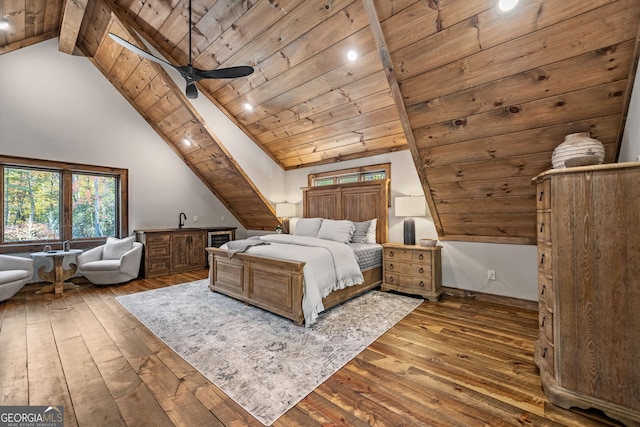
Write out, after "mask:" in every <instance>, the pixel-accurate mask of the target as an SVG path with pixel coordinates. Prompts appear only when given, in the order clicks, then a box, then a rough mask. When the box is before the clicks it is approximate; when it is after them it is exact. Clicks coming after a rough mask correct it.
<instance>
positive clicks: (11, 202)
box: [2, 167, 61, 242]
mask: <svg viewBox="0 0 640 427" xmlns="http://www.w3.org/2000/svg"><path fill="white" fill-rule="evenodd" d="M2 191H3V193H4V194H3V196H4V197H3V200H4V229H3V231H4V232H3V239H2V240H3V241H4V242H25V241H33V240H58V239H60V206H61V205H60V174H59V173H58V172H48V171H42V170H30V169H25V168H13V167H5V168H4V180H3V183H2Z"/></svg>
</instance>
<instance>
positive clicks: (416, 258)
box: [381, 243, 442, 301]
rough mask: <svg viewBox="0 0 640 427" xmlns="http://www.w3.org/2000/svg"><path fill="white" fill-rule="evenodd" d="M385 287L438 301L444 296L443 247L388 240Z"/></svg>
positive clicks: (385, 260) (385, 258) (384, 261)
mask: <svg viewBox="0 0 640 427" xmlns="http://www.w3.org/2000/svg"><path fill="white" fill-rule="evenodd" d="M382 246H383V248H384V259H383V266H384V267H383V276H384V281H383V282H382V286H381V288H382V290H383V291H388V290H393V291H398V292H402V293H406V294H412V295H420V296H422V297H423V298H425V299H427V300H429V301H438V299H439V298H440V295H442V262H441V259H440V250H441V249H442V246H433V247H424V246H418V245H403V244H401V243H385V244H383V245H382Z"/></svg>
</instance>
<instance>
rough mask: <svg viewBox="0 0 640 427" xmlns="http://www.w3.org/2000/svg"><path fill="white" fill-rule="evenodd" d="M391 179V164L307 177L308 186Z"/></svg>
mask: <svg viewBox="0 0 640 427" xmlns="http://www.w3.org/2000/svg"><path fill="white" fill-rule="evenodd" d="M387 178H389V179H390V178H391V164H389V163H384V164H380V165H372V166H363V167H359V168H352V169H343V170H338V171H331V172H323V173H316V174H310V175H309V186H311V187H319V186H322V185H334V184H349V183H352V182H362V181H375V180H379V179H387Z"/></svg>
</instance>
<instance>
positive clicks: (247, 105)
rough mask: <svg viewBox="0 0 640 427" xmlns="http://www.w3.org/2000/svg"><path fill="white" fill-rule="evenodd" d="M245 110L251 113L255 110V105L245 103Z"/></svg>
mask: <svg viewBox="0 0 640 427" xmlns="http://www.w3.org/2000/svg"><path fill="white" fill-rule="evenodd" d="M244 109H245V110H247V111H251V110H253V105H251V104H249V103H248V102H245V103H244Z"/></svg>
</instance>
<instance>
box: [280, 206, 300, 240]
mask: <svg viewBox="0 0 640 427" xmlns="http://www.w3.org/2000/svg"><path fill="white" fill-rule="evenodd" d="M295 215H296V205H294V204H293V203H287V202H284V203H276V216H277V217H278V218H282V232H283V233H284V234H289V218H291V217H292V216H295Z"/></svg>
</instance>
